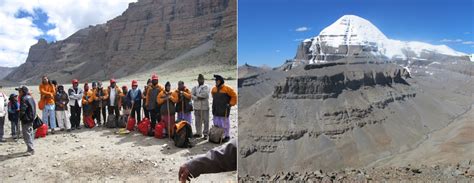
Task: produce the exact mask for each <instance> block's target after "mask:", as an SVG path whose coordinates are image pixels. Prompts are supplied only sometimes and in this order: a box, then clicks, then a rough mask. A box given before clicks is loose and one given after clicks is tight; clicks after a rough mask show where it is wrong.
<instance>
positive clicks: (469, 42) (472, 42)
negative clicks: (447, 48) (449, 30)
mask: <svg viewBox="0 0 474 183" xmlns="http://www.w3.org/2000/svg"><path fill="white" fill-rule="evenodd" d="M462 44H474V41H464V42H462Z"/></svg>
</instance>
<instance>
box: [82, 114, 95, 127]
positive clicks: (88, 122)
mask: <svg viewBox="0 0 474 183" xmlns="http://www.w3.org/2000/svg"><path fill="white" fill-rule="evenodd" d="M84 126H85V127H86V128H94V127H95V122H94V119H92V116H84Z"/></svg>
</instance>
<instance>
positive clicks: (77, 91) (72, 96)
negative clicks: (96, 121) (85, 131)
mask: <svg viewBox="0 0 474 183" xmlns="http://www.w3.org/2000/svg"><path fill="white" fill-rule="evenodd" d="M68 94H69V101H70V102H69V106H70V107H71V120H70V121H71V125H72V127H71V130H74V129H81V126H80V124H81V123H80V121H81V107H82V96H83V95H84V91H83V90H82V88H79V81H78V80H77V79H73V80H72V87H71V88H69V90H68Z"/></svg>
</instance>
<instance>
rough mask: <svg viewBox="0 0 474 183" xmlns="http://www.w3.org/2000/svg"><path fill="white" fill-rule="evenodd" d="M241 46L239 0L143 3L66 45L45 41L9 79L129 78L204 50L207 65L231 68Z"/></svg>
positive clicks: (148, 0) (151, 0)
mask: <svg viewBox="0 0 474 183" xmlns="http://www.w3.org/2000/svg"><path fill="white" fill-rule="evenodd" d="M235 44H236V1H235V0H193V1H191V0H185V1H180V0H139V1H138V2H137V3H130V4H129V7H128V9H127V10H126V11H125V12H123V13H122V15H120V16H118V17H116V18H114V19H112V20H110V21H108V22H107V23H105V24H101V25H96V26H89V27H88V28H84V29H81V30H79V31H77V32H76V33H74V34H73V35H71V36H70V37H68V38H67V39H65V40H62V41H57V42H54V43H49V44H48V43H46V41H44V40H42V39H40V40H39V41H38V43H37V44H35V45H33V46H32V47H31V48H30V51H29V55H28V58H27V60H26V62H25V63H24V64H22V65H21V66H20V67H19V68H18V69H16V70H15V71H14V72H12V73H11V74H9V75H8V76H7V77H6V79H7V80H10V81H18V82H26V83H30V82H33V83H34V82H36V81H37V80H38V78H39V77H40V76H41V75H44V74H48V75H49V76H50V77H51V78H54V79H56V80H58V81H60V82H65V81H69V80H70V79H72V78H79V79H82V80H93V79H94V80H103V79H108V78H110V77H123V76H127V75H130V74H133V73H137V72H139V71H147V70H149V69H152V68H154V67H157V66H159V65H160V64H163V63H166V62H167V61H170V60H173V59H176V58H177V57H179V56H181V55H184V54H186V53H188V52H190V51H192V49H194V48H197V47H199V46H202V45H205V46H204V48H203V49H201V50H200V52H199V55H204V56H207V57H208V58H207V59H206V60H209V62H208V63H204V64H223V65H231V64H236V49H235V48H236V45H235ZM191 64H192V63H191ZM199 64H202V63H199Z"/></svg>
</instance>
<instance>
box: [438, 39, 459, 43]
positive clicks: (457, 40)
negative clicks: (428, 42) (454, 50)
mask: <svg viewBox="0 0 474 183" xmlns="http://www.w3.org/2000/svg"><path fill="white" fill-rule="evenodd" d="M439 42H442V43H460V42H462V39H442V40H439Z"/></svg>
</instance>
